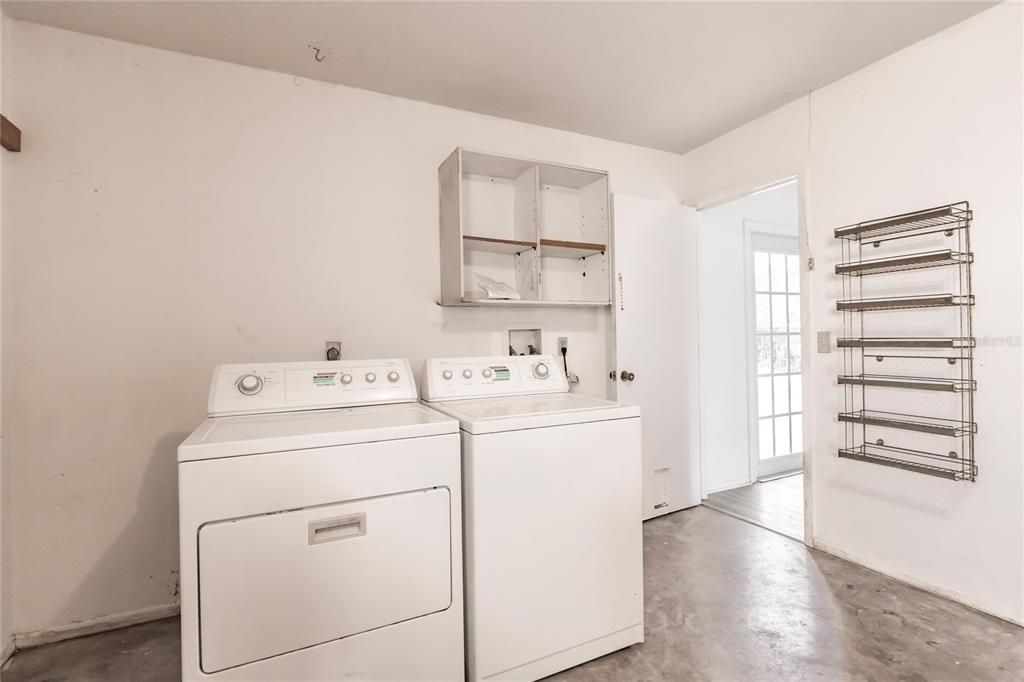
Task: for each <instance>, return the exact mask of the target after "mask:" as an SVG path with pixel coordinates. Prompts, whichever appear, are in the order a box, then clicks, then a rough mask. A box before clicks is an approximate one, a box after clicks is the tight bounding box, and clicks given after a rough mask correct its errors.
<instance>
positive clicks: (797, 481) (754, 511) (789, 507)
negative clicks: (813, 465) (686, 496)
mask: <svg viewBox="0 0 1024 682" xmlns="http://www.w3.org/2000/svg"><path fill="white" fill-rule="evenodd" d="M704 505H705V506H707V507H711V508H712V509H716V510H718V511H720V512H723V513H725V514H729V515H731V516H735V517H737V518H740V519H743V520H745V521H750V522H751V523H756V524H757V525H759V526H763V527H765V528H767V529H768V530H773V531H775V532H776V533H782V534H783V535H788V536H789V537H791V538H793V539H795V540H799V541H800V542H803V540H804V475H803V474H794V475H792V476H784V477H782V478H776V479H774V480H771V481H763V482H761V481H758V482H757V483H754V484H753V485H746V486H743V487H742V488H733V489H732V490H723V491H722V492H720V493H714V494H713V495H708V498H707V499H706V500H704Z"/></svg>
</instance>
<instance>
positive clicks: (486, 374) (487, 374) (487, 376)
mask: <svg viewBox="0 0 1024 682" xmlns="http://www.w3.org/2000/svg"><path fill="white" fill-rule="evenodd" d="M481 374H483V375H484V379H490V378H491V377H492V376H494V372H493V371H491V368H490V367H487V368H485V369H484V371H483V372H481Z"/></svg>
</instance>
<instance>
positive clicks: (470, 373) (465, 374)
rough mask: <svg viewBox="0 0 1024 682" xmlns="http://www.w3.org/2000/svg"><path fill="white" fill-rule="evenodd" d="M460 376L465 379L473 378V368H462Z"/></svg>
mask: <svg viewBox="0 0 1024 682" xmlns="http://www.w3.org/2000/svg"><path fill="white" fill-rule="evenodd" d="M462 376H463V377H464V378H466V379H472V378H473V370H471V369H464V370H462Z"/></svg>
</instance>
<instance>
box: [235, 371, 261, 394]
mask: <svg viewBox="0 0 1024 682" xmlns="http://www.w3.org/2000/svg"><path fill="white" fill-rule="evenodd" d="M261 390H263V379H261V378H260V377H258V376H256V375H255V374H246V375H245V376H243V377H242V378H241V379H239V380H238V392H239V393H241V394H242V395H256V394H257V393H259V392H260V391H261Z"/></svg>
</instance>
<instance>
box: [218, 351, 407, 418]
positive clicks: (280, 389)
mask: <svg viewBox="0 0 1024 682" xmlns="http://www.w3.org/2000/svg"><path fill="white" fill-rule="evenodd" d="M415 400H416V379H415V378H414V377H413V374H412V370H411V368H410V366H409V361H408V360H339V361H336V362H326V361H325V362H254V363H250V364H239V365H218V366H217V368H216V369H215V370H214V371H213V382H212V383H211V384H210V401H209V406H208V409H207V413H208V414H209V416H211V417H223V416H227V415H241V414H264V413H267V412H295V411H299V410H316V409H324V408H330V407H357V406H361V405H384V404H388V403H406V402H413V401H415Z"/></svg>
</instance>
